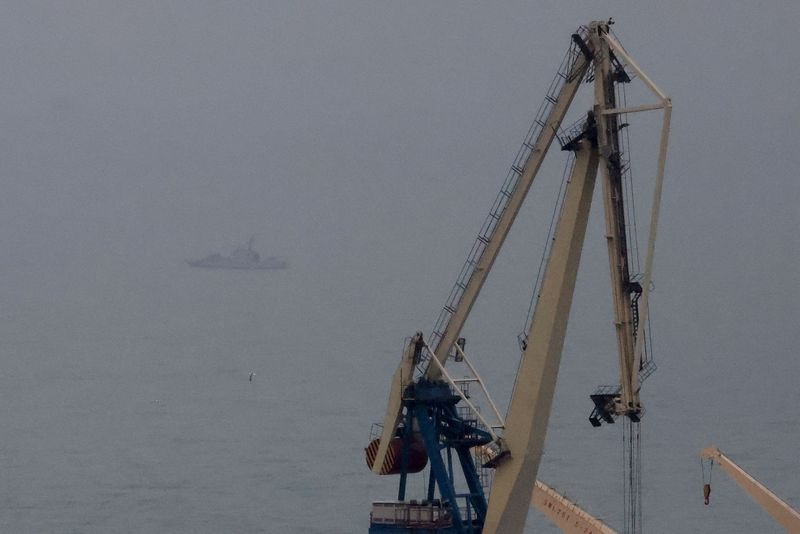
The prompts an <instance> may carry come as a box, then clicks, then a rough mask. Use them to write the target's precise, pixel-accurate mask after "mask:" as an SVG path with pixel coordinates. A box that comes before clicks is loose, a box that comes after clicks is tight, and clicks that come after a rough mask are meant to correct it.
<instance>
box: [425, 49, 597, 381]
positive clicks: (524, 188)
mask: <svg viewBox="0 0 800 534" xmlns="http://www.w3.org/2000/svg"><path fill="white" fill-rule="evenodd" d="M576 37H577V38H578V39H580V37H579V36H577V35H576V36H575V37H573V39H575V38H576ZM581 44H583V41H581ZM584 46H585V45H584ZM590 64H591V58H590V57H587V56H586V55H585V53H584V54H578V55H577V56H576V59H575V63H574V64H573V65H572V67H571V69H570V70H569V71H568V72H567V73H565V81H564V84H563V85H562V87H561V90H560V91H559V93H558V96H557V97H556V98H555V103H554V105H553V106H552V108H551V110H550V113H549V114H548V116H547V118H546V119H545V121H544V124H543V126H542V128H541V130H540V132H539V135H538V137H537V138H536V141H535V142H534V144H533V146H532V148H531V152H530V155H529V157H528V159H527V162H526V163H525V165H524V167H523V168H522V174H521V176H520V178H519V181H518V182H517V184H516V187H515V188H514V190H513V192H512V193H511V195H510V197H508V199H507V204H506V206H505V209H504V210H503V211H502V213H501V214H500V218H499V219H498V220H497V223H496V226H494V230H493V232H492V233H491V235H490V236H489V238H488V240H487V242H486V243H484V244H485V248H484V249H483V252H482V253H481V254H480V256H479V257H478V258H477V262H476V263H475V266H474V269H473V271H472V274H471V276H470V277H469V279H468V281H467V283H466V286H465V287H464V288H463V293H462V294H461V298H460V299H459V300H458V302H457V304H456V306H455V307H454V308H452V309H451V310H448V309H447V308H446V309H445V311H448V312H449V315H450V317H449V319H448V320H447V322H446V323H445V326H444V328H443V330H442V331H441V333H440V335H439V339H438V341H437V342H436V343H435V345H434V346H433V350H434V355H433V356H434V357H435V358H436V359H438V360H439V362H440V363H442V364H444V363H445V361H446V360H447V356H448V353H449V352H450V347H451V346H452V345H453V343H455V342H456V339H458V336H459V334H460V333H461V328H462V327H463V326H464V322H465V321H466V320H467V316H469V312H470V311H471V310H472V306H473V304H475V300H476V299H477V298H478V294H479V293H480V291H481V288H482V287H483V283H484V282H485V281H486V278H487V276H488V275H489V271H491V269H492V265H494V261H495V259H496V258H497V255H498V253H499V252H500V249H501V248H502V246H503V242H504V241H505V239H506V237H507V236H508V232H509V230H511V226H512V225H513V224H514V220H515V219H516V217H517V214H518V213H519V210H520V208H521V207H522V203H523V201H524V200H525V197H526V196H527V194H528V191H529V190H530V188H531V185H532V184H533V180H534V178H535V177H536V173H537V172H538V171H539V167H541V165H542V162H543V161H544V157H545V155H546V154H547V150H548V148H550V145H551V144H552V142H553V139H555V137H556V134H557V133H558V129H559V128H560V126H561V123H562V121H563V120H564V115H565V114H566V113H567V110H568V109H569V107H570V104H572V100H573V99H574V98H575V94H576V93H577V92H578V89H579V88H580V84H581V81H582V80H583V77H584V74H585V73H586V70H587V69H588V67H589V65H590ZM479 239H480V238H479ZM440 376H441V371H440V369H439V366H438V365H429V366H428V368H427V370H426V377H427V378H428V379H429V380H436V379H438V378H439V377H440Z"/></svg>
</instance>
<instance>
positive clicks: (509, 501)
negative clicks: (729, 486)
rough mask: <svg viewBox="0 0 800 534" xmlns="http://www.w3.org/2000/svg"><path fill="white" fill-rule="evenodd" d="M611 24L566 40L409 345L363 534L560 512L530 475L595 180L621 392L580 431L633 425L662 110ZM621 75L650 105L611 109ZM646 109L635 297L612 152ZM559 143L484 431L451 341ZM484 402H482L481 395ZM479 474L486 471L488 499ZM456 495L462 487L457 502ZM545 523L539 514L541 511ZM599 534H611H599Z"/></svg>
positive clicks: (378, 453) (466, 530) (480, 532)
mask: <svg viewBox="0 0 800 534" xmlns="http://www.w3.org/2000/svg"><path fill="white" fill-rule="evenodd" d="M610 23H611V22H610V21H609V22H602V21H599V22H597V21H596V22H592V23H591V24H589V25H588V26H587V27H582V28H581V29H580V30H579V31H578V32H577V33H575V34H573V35H572V45H571V47H570V49H569V51H568V52H567V54H566V56H565V60H564V62H562V65H561V68H560V69H559V71H558V75H557V77H556V80H555V82H554V83H553V84H552V85H551V87H550V90H549V92H548V95H547V97H546V98H545V103H544V104H543V107H542V108H540V112H539V114H538V115H537V118H536V120H535V121H534V125H533V126H532V127H531V130H530V131H529V133H528V136H527V137H526V139H525V142H524V143H523V146H522V148H521V149H520V152H519V154H518V155H517V158H516V159H515V161H514V164H513V165H512V167H511V171H510V172H509V176H508V178H507V179H506V182H505V183H504V184H503V188H502V189H501V192H500V194H499V195H498V197H497V199H496V200H495V203H494V205H493V207H492V210H491V212H490V214H489V217H488V218H487V219H486V222H485V223H484V225H483V226H482V228H481V231H480V233H479V235H478V238H477V240H476V241H475V244H474V245H473V248H472V250H471V252H470V254H469V257H468V259H467V262H466V263H465V265H464V268H463V269H462V271H461V273H460V274H459V277H458V279H457V281H456V284H455V286H454V288H453V290H452V291H451V293H450V296H449V298H448V300H447V303H446V304H445V306H444V308H443V309H442V312H441V314H440V316H439V319H438V321H437V323H436V326H435V327H434V329H433V332H432V333H431V336H430V339H429V340H428V341H426V340H425V339H424V336H423V334H422V333H421V332H417V333H416V334H415V335H414V336H413V337H412V338H411V340H410V341H409V343H408V345H407V348H406V350H405V352H404V354H403V358H402V360H401V363H400V366H399V367H398V369H397V371H396V372H395V374H394V377H393V379H392V385H391V390H390V395H389V401H388V404H387V410H386V415H385V417H384V420H383V424H382V425H381V426H380V427H379V430H378V432H377V433H376V434H375V439H373V440H372V441H371V443H370V444H369V446H368V447H367V449H366V457H367V464H368V466H369V467H370V469H371V470H372V471H373V472H375V473H376V474H400V486H399V490H398V497H397V500H396V501H385V502H380V503H374V505H373V511H372V514H371V519H370V533H371V534H400V533H407V534H411V533H414V532H422V531H425V532H437V533H441V534H521V532H522V531H523V529H524V526H525V521H526V517H527V512H528V509H529V507H530V506H531V502H532V499H533V502H534V503H537V502H538V503H539V504H542V503H543V502H545V503H546V502H549V503H550V504H551V508H552V506H555V504H554V503H556V502H557V501H558V499H556V500H553V498H554V497H553V496H552V495H550V497H548V498H549V499H550V500H549V501H548V500H545V501H543V500H542V499H543V498H544V497H542V495H543V493H542V491H543V488H544V487H546V486H543V485H542V484H541V483H539V482H538V481H537V480H536V476H537V473H538V468H539V463H540V460H541V457H542V454H543V451H544V442H545V437H546V433H547V427H548V421H549V417H550V412H551V407H552V402H553V397H554V393H555V385H556V381H557V377H558V371H559V366H560V360H561V354H562V349H563V344H564V338H565V335H566V330H567V323H568V319H569V313H570V307H571V304H572V298H573V294H574V289H575V281H576V277H577V272H578V267H579V264H580V259H581V252H582V249H583V241H584V237H585V234H586V228H587V225H588V220H589V212H590V208H591V203H592V198H593V192H594V186H595V182H596V178H597V176H598V170H602V173H601V182H602V189H603V194H602V198H603V206H604V213H605V235H606V240H607V245H608V260H609V266H610V273H611V292H612V299H613V307H614V326H615V331H616V339H617V347H618V354H619V357H618V361H619V377H620V385H619V386H616V387H608V386H607V387H605V388H601V390H599V391H598V392H596V393H595V394H593V395H591V398H592V400H593V402H594V405H595V408H594V411H593V412H592V415H591V416H590V422H591V423H592V424H593V425H594V426H600V423H601V421H604V422H609V423H613V422H614V419H615V418H617V417H619V416H623V417H625V418H626V420H628V421H633V422H637V423H638V421H639V419H640V417H641V413H642V407H641V403H640V400H639V390H640V373H641V370H642V369H641V367H642V363H641V362H642V350H643V337H644V334H643V333H642V332H639V331H638V330H639V324H640V323H643V322H646V318H647V299H648V294H649V285H650V279H651V270H652V258H653V243H654V240H655V235H656V228H657V223H658V209H657V203H658V202H659V201H660V194H661V184H662V181H663V173H664V163H665V158H666V146H667V136H668V132H669V115H670V110H671V103H670V101H669V99H668V98H667V97H666V96H665V95H664V94H663V93H661V91H660V90H658V88H657V87H656V86H655V85H654V84H653V83H652V82H651V81H650V79H649V78H648V77H647V76H646V75H645V74H644V73H643V72H642V71H641V69H639V67H638V65H636V64H635V62H633V60H632V59H631V58H630V56H629V55H628V54H627V53H626V52H625V51H624V49H623V48H622V47H621V46H620V45H619V44H618V43H617V42H616V40H615V39H613V37H612V36H611V34H610V30H609V24H610ZM626 67H627V68H630V69H632V70H633V71H634V73H635V74H637V75H638V76H639V77H640V78H641V79H642V80H643V81H644V82H645V85H647V86H648V88H649V89H651V91H652V92H653V93H655V94H656V96H657V97H658V98H659V101H658V102H657V103H656V104H650V105H643V106H636V107H631V108H628V107H620V106H619V104H618V102H617V101H616V86H617V84H621V83H628V82H630V81H631V77H630V76H629V74H628V72H626ZM583 81H593V82H594V105H593V107H592V109H591V110H590V111H589V112H588V113H587V114H586V116H585V117H586V118H585V120H583V121H582V123H581V125H580V127H579V129H578V130H577V131H573V132H571V133H570V135H569V136H559V135H558V133H559V129H560V128H561V124H562V122H563V120H564V117H565V115H566V113H567V111H568V109H569V108H570V106H571V104H572V102H573V99H574V98H575V95H576V93H577V91H578V88H579V86H580V84H581V83H582V82H583ZM653 109H663V110H664V123H663V127H662V131H661V144H660V149H659V162H658V170H657V173H656V180H655V187H654V195H653V211H652V215H651V221H650V240H649V242H648V249H647V259H646V262H645V265H646V267H645V272H644V273H643V275H642V278H641V281H642V284H640V283H637V281H635V280H634V279H632V276H631V267H630V261H629V256H630V250H629V249H630V246H629V244H628V234H627V223H626V220H625V204H624V198H625V194H624V190H623V187H624V184H623V155H622V146H621V142H620V130H621V128H622V127H623V125H621V124H620V121H619V120H618V118H619V116H620V115H621V114H627V113H634V112H639V111H648V110H653ZM556 138H558V139H559V141H560V143H561V147H562V150H568V151H571V152H572V153H573V154H574V165H573V166H572V170H571V173H570V176H569V180H568V182H567V186H566V188H565V192H564V196H563V199H562V204H561V209H560V212H559V214H558V218H557V223H556V226H555V232H554V237H553V240H552V243H551V245H550V250H549V255H548V256H547V262H546V267H545V270H544V277H543V278H542V282H541V285H540V286H539V288H538V289H539V293H538V298H537V301H536V307H535V311H534V314H533V318H532V320H531V321H530V324H529V328H528V332H527V337H526V338H525V340H526V342H525V344H524V345H523V351H522V357H521V361H520V365H519V369H518V371H517V376H516V380H515V384H514V389H513V392H512V396H511V401H510V403H509V407H508V412H507V414H506V418H505V419H503V417H502V416H501V415H500V414H499V412H497V410H496V407H495V404H494V403H493V402H492V401H491V399H489V403H490V405H491V408H492V409H493V410H494V412H495V415H496V417H497V420H498V422H497V423H495V424H492V423H490V422H488V421H487V420H486V419H485V418H484V417H483V416H482V415H481V414H480V412H479V410H478V409H477V408H476V406H475V405H474V404H473V402H472V400H470V395H469V393H468V391H467V389H466V388H467V387H468V385H469V384H470V383H473V382H476V383H478V384H479V385H480V386H481V387H482V388H483V391H484V393H485V392H486V390H485V387H484V386H483V382H482V380H481V379H480V376H479V375H478V374H477V371H475V369H474V366H473V365H472V364H471V363H470V362H469V360H468V359H467V356H466V354H465V352H464V343H463V342H462V341H461V339H460V338H459V336H460V334H461V329H462V327H463V325H464V323H465V321H466V319H467V317H468V315H469V313H470V311H471V309H472V306H473V305H474V303H475V300H476V299H477V297H478V294H479V293H480V291H481V288H482V287H483V284H484V282H485V280H486V278H487V276H488V274H489V272H490V270H491V268H492V265H493V263H494V261H495V259H496V257H497V255H498V253H499V251H500V249H501V247H502V245H503V243H504V241H505V239H506V237H507V235H508V232H509V231H510V229H511V226H512V225H513V223H514V220H515V219H516V216H517V214H518V213H519V210H520V207H521V206H522V203H523V202H524V200H525V197H526V196H527V194H528V191H529V190H530V188H531V185H532V184H533V181H534V179H535V177H536V175H537V173H538V171H539V169H540V167H541V164H542V161H543V159H544V157H545V155H546V153H547V151H548V149H549V147H550V145H551V144H552V142H553V140H554V139H556ZM640 306H641V307H642V313H641V314H640V313H639V307H640ZM453 351H455V352H453ZM451 355H454V356H455V359H456V360H457V361H460V360H464V361H465V362H466V364H467V366H468V368H469V370H470V372H471V378H470V377H468V378H464V379H454V378H453V377H451V376H450V374H449V373H448V372H447V370H446V369H445V364H446V363H447V361H448V359H449V358H450V357H451ZM486 395H487V398H488V393H487V394H486ZM459 404H461V406H462V407H461V408H459V406H458V405H459ZM464 405H466V406H464ZM427 462H429V463H430V471H429V477H428V483H427V491H426V498H425V499H423V500H422V501H413V500H412V501H410V502H409V501H406V485H407V484H406V482H407V476H408V475H409V474H410V473H415V472H420V471H421V470H422V469H423V468H424V467H425V464H426V463H427ZM479 468H480V469H494V476H493V482H492V484H491V492H490V495H489V499H488V500H487V495H486V491H485V487H484V484H483V479H482V478H481V476H480V474H479ZM459 483H461V485H462V486H466V488H465V489H461V490H458V489H457V486H458V485H459ZM437 489H438V496H439V497H438V498H437V497H436V495H437ZM537 499H538V500H537ZM558 502H559V503H560V504H558V506H561V507H562V508H560V509H564V510H565V509H566V508H563V507H564V506H567V504H565V503H568V501H566V500H561V501H558ZM574 509H575V510H578V509H577V508H574ZM636 510H638V508H636ZM550 511H551V512H552V510H550ZM565 513H566V512H565ZM545 514H546V515H548V513H547V511H545ZM570 517H571V516H570ZM582 517H583V516H582ZM562 519H563V518H562ZM584 519H585V520H586V522H584V523H580V525H584V527H585V528H600V526H603V525H602V523H601V522H596V523H592V522H591V519H593V518H591V516H589V515H588V514H585V517H584ZM634 523H635V522H634ZM557 524H559V525H560V526H561V527H562V528H566V526H567V525H566V523H564V522H562V523H557ZM636 524H638V523H636ZM578 527H579V524H578V523H574V524H573V525H572V527H571V528H573V530H570V531H573V532H576V531H578V530H574V529H577V528H578ZM582 528H583V527H582ZM604 528H607V527H604ZM565 531H567V530H565ZM597 531H598V532H601V531H602V532H613V531H611V530H610V529H608V530H597Z"/></svg>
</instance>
